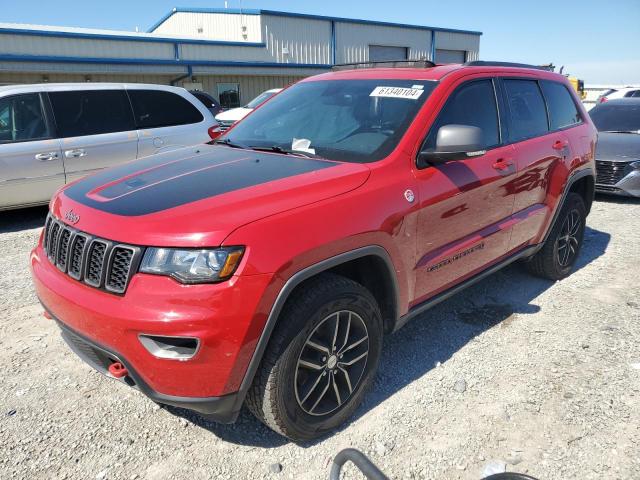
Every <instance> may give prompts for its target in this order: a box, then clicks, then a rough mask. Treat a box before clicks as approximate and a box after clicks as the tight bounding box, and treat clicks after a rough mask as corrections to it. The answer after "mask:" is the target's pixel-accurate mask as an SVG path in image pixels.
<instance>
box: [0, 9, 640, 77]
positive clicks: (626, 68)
mask: <svg viewBox="0 0 640 480" xmlns="http://www.w3.org/2000/svg"><path fill="white" fill-rule="evenodd" d="M176 2H179V3H176ZM3 4H4V6H5V7H8V6H9V4H10V8H2V9H1V10H2V14H0V22H11V23H32V24H41V25H61V26H72V27H87V28H105V29H114V30H129V31H134V30H135V29H136V27H138V28H139V29H140V31H146V29H147V28H149V27H150V26H151V25H153V24H154V23H155V22H156V21H157V20H158V19H160V18H161V17H162V16H163V15H164V14H166V13H167V12H169V11H170V10H171V9H172V8H173V7H176V6H178V7H205V8H211V7H218V8H222V7H224V4H225V2H224V1H223V0H209V1H202V0H128V1H124V0H110V1H107V2H104V1H103V2H97V1H87V0H83V1H78V0H48V1H44V0H40V1H33V0H21V1H19V2H15V1H11V0H0V6H1V5H3ZM228 5H229V7H230V8H238V7H240V6H242V7H243V8H263V9H270V10H282V11H289V12H299V13H309V14H318V15H328V16H336V17H350V18H360V19H367V20H382V21H388V22H398V23H411V24H418V25H429V26H436V27H448V28H460V29H466V30H478V31H481V32H483V35H482V38H481V40H480V58H481V59H482V60H495V61H512V62H521V63H531V64H546V63H549V62H553V63H554V64H555V65H557V66H558V67H560V66H562V65H564V67H565V68H564V73H569V74H571V75H573V76H577V77H579V78H581V79H583V80H585V83H587V84H638V83H640V48H639V46H640V0H616V1H615V2H605V1H602V0H598V1H595V0H583V1H581V2H575V1H571V0H536V1H517V0H513V1H507V0H454V1H449V2H442V1H433V0H413V1H406V0H393V1H389V0H386V1H382V0H348V1H345V0H322V1H300V0H297V1H296V0H242V1H241V0H229V1H228ZM1 48H2V47H1V46H0V50H1Z"/></svg>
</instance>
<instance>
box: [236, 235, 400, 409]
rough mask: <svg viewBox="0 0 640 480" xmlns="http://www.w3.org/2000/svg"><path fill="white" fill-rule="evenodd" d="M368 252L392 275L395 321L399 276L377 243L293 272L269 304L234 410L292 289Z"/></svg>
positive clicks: (260, 359)
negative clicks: (273, 300) (266, 316)
mask: <svg viewBox="0 0 640 480" xmlns="http://www.w3.org/2000/svg"><path fill="white" fill-rule="evenodd" d="M371 255H373V256H376V257H379V258H380V259H382V260H383V261H384V264H385V265H386V267H387V269H388V270H389V275H391V279H392V282H393V292H392V295H393V298H394V305H395V310H396V313H395V318H394V321H395V320H397V319H398V318H399V305H398V300H399V287H398V279H397V277H396V273H395V267H394V266H393V262H392V261H391V256H390V255H389V253H388V252H387V250H385V249H384V248H383V247H381V246H379V245H368V246H365V247H360V248H357V249H355V250H350V251H348V252H344V253H340V254H338V255H336V256H334V257H330V258H327V259H324V260H322V261H320V262H318V263H315V264H313V265H310V266H308V267H306V268H304V269H302V270H300V271H299V272H296V273H295V274H293V275H292V276H291V277H290V278H289V279H288V280H287V281H286V283H285V284H284V286H283V287H282V289H281V290H280V292H279V293H278V296H277V297H276V300H275V302H274V303H273V306H272V307H271V311H270V312H269V316H268V318H267V321H266V323H265V326H264V328H263V329H262V334H261V335H260V339H259V340H258V343H257V345H256V348H255V350H254V352H253V355H252V356H251V360H250V361H249V365H248V367H247V370H246V371H245V374H244V378H243V379H242V383H241V384H240V389H239V391H238V395H237V397H236V405H235V410H236V411H237V412H239V411H240V409H241V408H242V404H243V403H244V399H245V397H246V394H247V392H248V391H249V388H251V384H252V383H253V378H254V377H255V374H256V373H257V371H258V368H259V367H260V363H262V358H263V356H264V353H265V351H266V349H267V345H268V344H269V340H270V339H271V334H272V333H273V331H274V330H275V327H276V324H277V323H278V317H279V316H280V312H282V308H283V307H284V305H285V303H286V302H287V300H288V299H289V297H290V295H291V293H292V292H293V291H294V289H295V288H296V287H297V286H298V285H300V284H301V283H302V282H304V281H305V280H307V279H309V278H311V277H313V276H315V275H318V274H319V273H322V272H324V271H327V270H329V269H331V268H333V267H337V266H338V265H341V264H343V263H347V262H349V261H352V260H356V259H358V258H362V257H367V256H371Z"/></svg>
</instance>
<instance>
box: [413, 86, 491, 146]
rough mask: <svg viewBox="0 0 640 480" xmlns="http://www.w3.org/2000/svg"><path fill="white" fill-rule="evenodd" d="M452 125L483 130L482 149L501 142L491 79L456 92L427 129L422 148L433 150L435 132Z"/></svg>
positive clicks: (461, 88)
mask: <svg viewBox="0 0 640 480" xmlns="http://www.w3.org/2000/svg"><path fill="white" fill-rule="evenodd" d="M451 124H455V125H469V126H472V127H478V128H480V129H482V133H483V135H484V145H483V147H484V148H489V147H493V146H495V145H498V144H499V143H500V135H499V133H498V131H499V125H498V108H497V106H496V96H495V92H494V89H493V82H492V81H491V80H489V79H487V80H477V81H473V82H470V83H467V84H465V85H462V86H461V87H459V88H458V89H457V90H455V91H454V92H453V94H452V95H451V96H450V97H449V99H448V100H447V103H446V104H445V106H444V107H443V109H442V111H441V112H440V114H439V115H438V118H436V121H435V122H434V124H433V126H432V127H431V130H429V134H428V135H427V139H426V140H425V144H424V146H423V148H424V149H429V150H431V149H435V147H436V138H437V136H438V130H439V129H440V127H442V126H444V125H451Z"/></svg>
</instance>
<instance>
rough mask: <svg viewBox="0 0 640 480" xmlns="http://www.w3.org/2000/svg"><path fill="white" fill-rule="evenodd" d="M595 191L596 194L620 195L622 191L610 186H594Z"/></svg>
mask: <svg viewBox="0 0 640 480" xmlns="http://www.w3.org/2000/svg"><path fill="white" fill-rule="evenodd" d="M596 190H597V191H598V192H607V193H622V190H621V189H620V188H618V187H612V186H611V185H596Z"/></svg>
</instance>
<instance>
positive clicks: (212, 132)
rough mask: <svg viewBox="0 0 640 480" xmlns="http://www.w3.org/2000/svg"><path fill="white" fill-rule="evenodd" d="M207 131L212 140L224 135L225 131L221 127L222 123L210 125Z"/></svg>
mask: <svg viewBox="0 0 640 480" xmlns="http://www.w3.org/2000/svg"><path fill="white" fill-rule="evenodd" d="M207 133H208V134H209V137H210V138H211V140H215V139H216V138H218V137H219V136H220V135H222V133H223V132H222V130H221V129H220V125H218V124H217V123H216V124H215V125H213V126H212V127H209V129H208V130H207Z"/></svg>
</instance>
